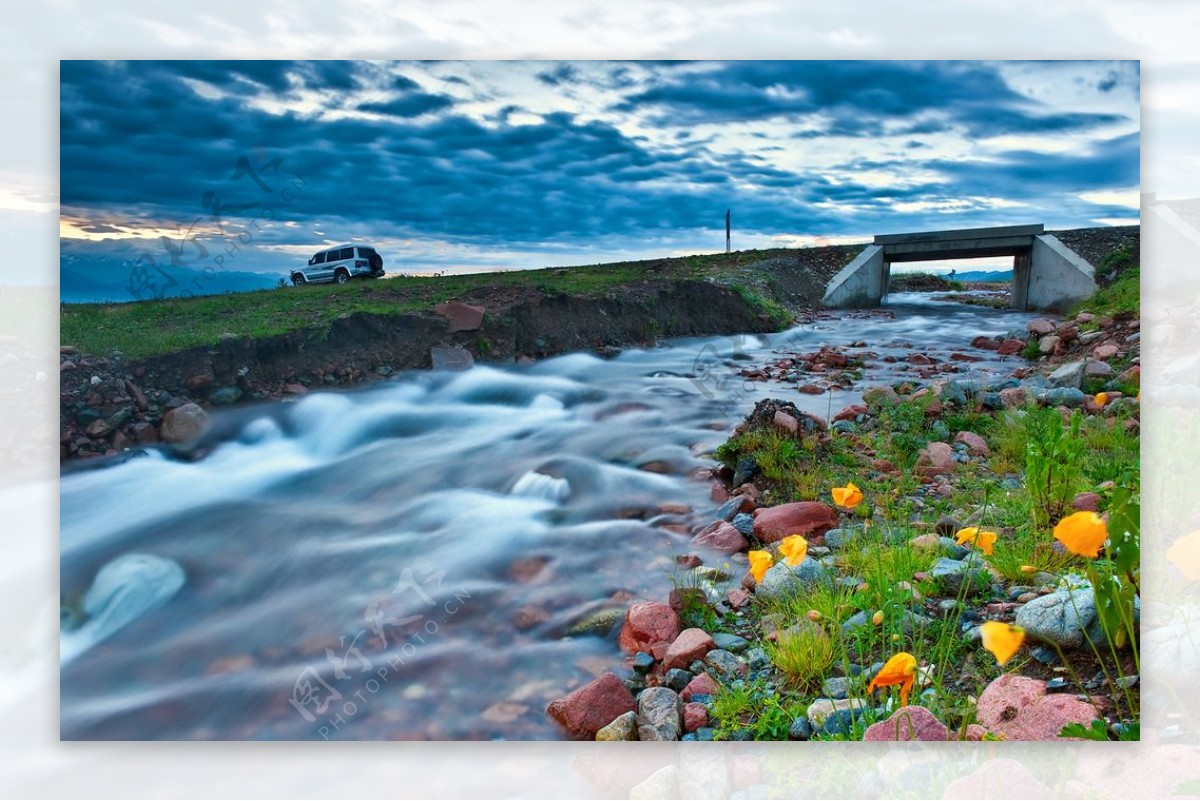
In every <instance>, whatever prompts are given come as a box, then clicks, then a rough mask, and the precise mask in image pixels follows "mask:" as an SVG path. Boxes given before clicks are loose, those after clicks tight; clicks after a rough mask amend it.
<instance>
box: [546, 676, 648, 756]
mask: <svg viewBox="0 0 1200 801" xmlns="http://www.w3.org/2000/svg"><path fill="white" fill-rule="evenodd" d="M636 709H637V702H636V701H634V699H633V693H631V692H629V688H628V687H626V686H625V685H624V684H623V683H622V682H621V680H620V679H619V678H617V677H616V676H615V675H614V674H612V673H605V674H604V675H603V676H601V677H600V678H598V679H596V680H595V681H592V682H589V683H588V684H585V685H583V686H582V687H580V688H579V689H578V690H575V691H574V692H571V693H569V694H568V695H566V696H564V697H562V698H559V699H558V700H556V701H551V702H550V706H549V707H547V708H546V712H547V713H548V714H549V715H550V717H552V718H554V720H555V722H557V723H558V725H560V726H562V727H563V728H564V729H566V730H567V733H568V734H570V735H571V736H572V737H574V738H576V739H580V740H590V739H595V737H596V732H598V731H599V730H600V729H602V728H604V727H605V726H607V725H608V724H610V723H612V722H613V721H614V720H616V719H617V718H618V717H620V716H621V715H624V714H625V713H626V712H633V711H634V710H636Z"/></svg>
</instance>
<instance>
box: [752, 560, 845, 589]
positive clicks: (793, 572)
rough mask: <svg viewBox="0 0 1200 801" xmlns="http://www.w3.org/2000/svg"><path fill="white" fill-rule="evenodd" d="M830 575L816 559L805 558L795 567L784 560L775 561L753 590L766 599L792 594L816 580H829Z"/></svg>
mask: <svg viewBox="0 0 1200 801" xmlns="http://www.w3.org/2000/svg"><path fill="white" fill-rule="evenodd" d="M830 576H831V573H830V572H829V568H827V567H825V566H824V565H823V564H821V563H820V562H818V561H817V560H816V559H805V560H804V561H803V562H801V563H800V564H798V565H796V566H795V567H789V566H788V565H787V563H786V562H777V563H776V564H775V565H774V566H773V567H772V568H771V569H770V570H768V571H767V573H766V575H765V576H763V580H762V581H760V582H759V583H758V587H757V588H756V589H755V591H754V592H755V594H756V595H758V596H759V597H761V598H767V599H770V598H779V597H783V596H787V595H794V594H795V593H798V592H801V591H803V590H804V589H805V588H806V587H811V586H812V585H814V584H816V583H818V582H822V581H829V580H830Z"/></svg>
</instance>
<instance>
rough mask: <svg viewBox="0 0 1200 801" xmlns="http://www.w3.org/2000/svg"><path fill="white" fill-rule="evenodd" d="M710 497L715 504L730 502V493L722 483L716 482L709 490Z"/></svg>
mask: <svg viewBox="0 0 1200 801" xmlns="http://www.w3.org/2000/svg"><path fill="white" fill-rule="evenodd" d="M708 497H710V498H712V501H713V503H725V501H727V500H729V491H728V490H726V489H725V485H724V484H722V483H721V482H720V481H714V482H713V483H712V487H711V488H710V489H709V492H708Z"/></svg>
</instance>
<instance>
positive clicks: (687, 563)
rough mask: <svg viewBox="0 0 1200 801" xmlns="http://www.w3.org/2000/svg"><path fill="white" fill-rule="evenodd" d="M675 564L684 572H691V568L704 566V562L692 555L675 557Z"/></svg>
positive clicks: (686, 554)
mask: <svg viewBox="0 0 1200 801" xmlns="http://www.w3.org/2000/svg"><path fill="white" fill-rule="evenodd" d="M675 564H677V565H679V566H680V567H682V568H683V569H684V570H691V569H692V568H693V567H700V565H702V564H704V560H703V559H701V558H700V557H699V556H697V555H696V554H694V553H681V554H676V555H675Z"/></svg>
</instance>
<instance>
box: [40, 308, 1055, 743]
mask: <svg viewBox="0 0 1200 801" xmlns="http://www.w3.org/2000/svg"><path fill="white" fill-rule="evenodd" d="M888 309H889V310H890V311H891V312H894V313H895V318H894V319H892V318H890V317H889V316H887V315H881V314H878V313H874V314H870V313H841V314H839V315H837V316H831V317H830V318H829V319H819V320H817V321H816V322H815V323H811V324H808V325H804V326H801V327H798V328H795V329H792V330H790V331H786V332H782V333H779V334H775V335H771V336H744V337H740V336H735V337H708V338H698V339H688V340H675V341H672V342H669V343H666V344H664V345H663V346H661V347H658V348H654V349H651V350H627V351H624V352H622V353H621V354H620V355H619V356H618V357H616V358H614V359H610V360H602V359H599V358H596V357H593V356H590V355H583V354H571V355H565V356H561V357H558V358H554V359H548V360H545V361H543V362H540V363H537V364H531V365H521V366H510V367H493V366H476V367H474V368H472V369H470V370H468V371H465V372H456V373H433V372H410V373H406V374H402V375H399V376H396V377H394V378H393V379H390V380H388V381H387V382H386V383H382V384H375V385H372V386H371V387H370V388H367V389H362V390H358V391H350V392H314V393H311V394H309V395H307V396H305V397H303V398H301V399H298V400H295V401H290V402H279V403H268V404H261V405H256V406H252V407H245V408H239V409H233V410H227V411H221V412H217V413H216V414H215V415H214V427H215V432H216V433H215V435H214V437H215V443H214V445H213V447H212V448H211V450H210V451H209V453H208V454H207V455H206V456H204V458H202V459H199V460H197V461H193V462H187V461H178V460H174V459H171V458H168V457H166V456H164V455H163V454H161V453H159V452H157V451H148V452H146V453H143V454H140V455H138V456H137V457H136V458H131V459H128V460H126V461H124V462H121V463H119V464H114V465H112V466H109V467H104V468H102V469H94V470H86V471H68V472H67V473H65V474H64V475H63V477H62V495H61V498H62V501H61V532H62V533H61V553H62V561H61V579H62V591H63V598H64V602H65V604H64V608H65V609H67V610H71V609H76V608H78V607H79V606H80V605H82V606H83V607H84V608H86V609H87V613H88V614H89V615H91V616H92V619H91V620H89V621H86V622H83V623H82V625H79V624H77V623H75V622H73V621H72V620H71V618H70V614H69V613H64V621H65V622H64V631H63V635H62V651H63V656H62V662H63V664H62V672H61V734H62V737H63V738H64V739H91V738H105V739H108V738H115V739H322V738H325V739H467V738H471V739H500V738H504V739H545V738H557V737H560V736H562V735H561V732H559V730H558V729H557V728H556V727H555V725H554V724H553V722H552V721H550V720H548V719H547V717H546V715H545V712H544V710H545V707H546V704H547V703H548V702H549V701H551V700H553V699H554V698H556V697H559V696H561V695H563V694H565V693H566V692H567V691H569V690H570V689H572V688H573V687H576V686H579V685H580V684H582V683H584V682H586V681H588V680H590V679H591V678H593V677H594V676H596V675H599V674H600V673H602V672H604V671H605V670H612V669H618V668H619V666H620V662H621V654H620V653H619V650H618V648H617V645H616V640H615V636H614V634H613V632H612V625H611V622H612V619H613V616H614V615H615V614H616V613H615V612H613V613H611V614H609V615H607V616H606V615H604V614H597V613H603V612H605V610H618V609H621V608H623V607H624V606H627V605H628V603H629V602H630V601H631V600H632V599H635V598H645V599H654V600H664V599H665V598H666V596H667V594H668V593H669V591H670V589H671V587H672V573H673V572H674V570H675V566H674V556H675V555H676V554H682V553H688V552H691V550H692V549H690V548H689V545H688V541H689V539H690V537H689V536H688V535H687V534H685V533H682V531H684V530H685V529H683V528H682V527H684V526H695V525H703V524H706V523H707V522H709V521H710V520H711V519H712V513H713V510H714V508H715V505H716V504H714V503H713V502H712V501H711V500H710V498H709V482H708V481H707V480H705V479H700V478H697V477H696V474H697V472H698V471H701V470H702V469H703V468H705V467H708V466H711V465H712V464H713V463H712V461H711V460H710V459H706V458H705V455H706V454H708V453H710V452H711V451H712V449H713V448H715V447H716V446H717V445H719V444H720V443H721V442H723V441H724V440H725V439H726V437H727V436H728V434H729V431H730V430H731V429H732V427H733V426H734V425H736V424H737V423H738V422H739V421H740V420H741V419H742V417H743V416H744V415H745V413H746V412H747V411H748V410H749V409H750V408H751V407H752V406H753V404H754V402H755V401H756V400H759V399H760V398H763V397H767V396H775V397H780V398H784V399H787V400H791V401H793V402H795V403H796V404H797V405H798V406H800V407H801V408H804V409H806V410H808V411H811V412H813V413H814V414H817V415H820V416H822V417H825V416H826V415H827V414H828V413H829V411H830V409H831V408H832V410H833V411H834V412H836V411H837V410H838V409H840V408H841V407H842V406H844V405H845V404H847V403H851V402H854V401H856V400H857V399H858V398H859V391H860V390H861V388H862V386H864V385H869V384H878V383H886V382H889V381H891V380H893V379H895V378H896V377H897V376H902V375H906V373H904V372H902V370H903V368H904V367H905V365H904V363H903V360H901V361H900V362H898V363H895V364H883V363H882V362H881V361H880V360H877V359H873V360H872V362H873V363H874V364H875V365H876V366H875V367H874V368H872V369H870V370H868V372H867V374H866V376H865V377H864V381H863V382H862V383H861V384H859V385H856V389H855V391H833V392H832V393H826V394H824V395H820V396H810V395H802V394H800V393H798V392H796V391H795V389H794V388H793V387H791V386H786V387H785V386H780V385H778V384H769V383H757V384H749V383H747V382H746V381H745V380H744V379H742V378H740V377H739V376H738V375H737V370H738V369H740V368H742V367H746V366H757V365H761V364H762V363H764V362H766V361H769V360H771V359H772V358H774V357H775V356H776V352H777V351H780V352H783V351H787V352H794V351H803V352H809V351H812V350H815V349H816V348H818V347H820V346H821V345H822V344H829V345H834V346H839V345H847V344H849V343H851V342H860V343H865V346H863V347H860V348H858V349H856V350H863V351H871V352H874V353H877V354H880V355H881V356H883V355H887V354H889V353H890V354H895V355H897V356H901V357H903V356H904V355H906V354H908V353H911V352H913V351H920V352H924V353H928V354H933V355H936V356H937V357H938V358H939V360H944V359H946V358H947V357H948V355H949V354H950V353H951V352H959V353H968V354H971V355H974V356H978V357H980V358H981V361H978V362H972V363H969V364H966V365H965V367H967V368H970V370H969V372H968V373H960V374H957V375H954V376H952V377H954V378H958V379H963V378H969V379H970V380H972V381H978V382H980V383H987V381H988V380H989V378H1002V377H1005V376H1007V375H1008V374H1009V372H1010V371H1011V370H1012V369H1013V368H1014V367H1015V366H1017V363H1015V362H1014V360H1012V359H1009V360H1006V361H1001V360H999V359H998V358H997V357H996V354H995V353H994V352H987V351H979V350H975V349H972V348H970V347H969V343H970V341H971V340H972V339H973V338H974V337H976V336H977V335H980V334H987V335H1003V334H1004V333H1005V332H1007V331H1010V330H1014V329H1023V328H1024V326H1025V323H1026V322H1027V321H1028V320H1029V319H1031V317H1032V315H1029V314H1023V313H1016V312H997V311H994V310H990V309H981V308H976V307H971V306H964V305H957V304H946V303H935V302H933V301H932V300H931V299H930V298H929V296H915V295H894V296H893V297H892V299H891V303H890V304H889V306H888ZM1017 361H1018V362H1019V360H1017ZM893 373H894V374H893ZM907 375H911V373H907ZM671 527H677V528H676V529H675V530H673V529H672V528H671ZM128 554H144V555H147V556H149V557H151V558H150V559H149V560H140V561H139V560H133V561H132V562H130V561H128V560H126V561H123V562H119V563H117V564H116V565H115V566H114V565H113V563H114V560H118V559H120V558H122V557H124V556H126V555H128ZM705 556H706V557H707V558H706V563H707V564H714V565H719V564H721V563H722V562H723V561H726V560H725V558H723V557H720V556H719V555H715V554H705ZM106 565H110V569H109V570H108V572H107V574H106V575H105V577H104V580H103V581H97V582H96V584H97V585H102V586H98V587H95V588H93V590H92V592H91V593H90V597H88V596H87V595H85V593H87V591H88V588H89V587H90V586H92V584H93V581H94V580H95V579H96V577H97V573H98V571H100V570H101V568H102V567H104V566H106ZM173 565H178V566H179V567H181V568H182V571H183V577H184V578H183V582H182V586H179V584H178V575H177V573H175V572H173ZM164 584H165V586H164ZM110 585H112V586H110ZM126 613H127V614H126ZM589 617H590V621H589ZM581 621H587V623H585V625H583V626H582V627H581V626H579V624H580V622H581Z"/></svg>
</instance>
